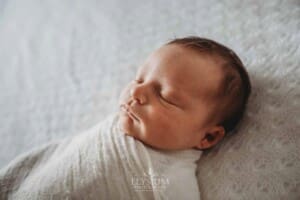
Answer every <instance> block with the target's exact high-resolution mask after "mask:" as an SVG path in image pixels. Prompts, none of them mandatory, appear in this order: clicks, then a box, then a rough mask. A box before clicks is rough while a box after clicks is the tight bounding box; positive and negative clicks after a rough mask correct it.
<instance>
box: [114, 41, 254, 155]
mask: <svg viewBox="0 0 300 200" xmlns="http://www.w3.org/2000/svg"><path fill="white" fill-rule="evenodd" d="M250 92H251V85H250V80H249V77H248V74H247V72H246V70H245V68H244V66H243V64H242V62H241V61H240V59H239V58H238V56H237V55H236V54H235V53H234V52H233V51H232V50H230V49H229V48H227V47H225V46H223V45H221V44H219V43H217V42H214V41H212V40H209V39H205V38H199V37H187V38H179V39H175V40H172V41H170V42H169V43H167V44H165V45H164V46H162V47H161V48H159V49H158V50H156V51H154V52H153V53H152V54H151V55H150V56H149V57H148V58H147V59H146V61H145V62H144V64H142V66H141V67H140V68H139V70H138V72H137V75H136V78H135V80H133V81H131V82H130V83H129V84H128V85H127V86H126V87H125V88H124V90H123V91H122V93H121V96H120V108H121V110H120V119H119V120H120V121H119V125H120V128H121V129H122V130H123V132H124V133H125V134H127V135H129V136H132V137H134V138H136V139H138V140H140V141H142V142H143V143H145V144H147V145H150V146H152V147H154V148H159V149H169V150H171V149H173V150H179V149H189V148H198V149H208V148H211V147H213V146H214V145H215V144H217V143H218V142H219V141H221V140H222V138H223V137H224V136H225V135H226V133H228V132H230V131H232V130H233V129H234V128H235V126H236V125H237V124H238V122H239V121H240V119H241V118H242V116H243V113H244V111H245V108H246V104H247V101H248V97H249V95H250Z"/></svg>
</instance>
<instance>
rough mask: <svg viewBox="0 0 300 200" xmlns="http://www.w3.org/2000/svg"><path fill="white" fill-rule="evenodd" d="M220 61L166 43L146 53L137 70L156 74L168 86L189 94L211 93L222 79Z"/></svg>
mask: <svg viewBox="0 0 300 200" xmlns="http://www.w3.org/2000/svg"><path fill="white" fill-rule="evenodd" d="M219 65H221V63H220V61H219V60H217V59H215V58H213V57H212V56H210V55H207V54H199V53H197V52H195V51H194V50H190V49H186V48H181V47H179V48H178V46H175V47H174V46H172V47H170V46H167V47H163V48H160V49H159V50H158V51H155V52H154V53H153V54H151V56H149V57H148V59H147V60H146V62H145V64H144V66H143V67H142V68H141V69H140V72H141V73H148V74H152V75H153V76H160V78H161V79H164V80H165V83H166V84H168V85H169V86H174V88H176V90H184V91H185V92H188V93H190V94H191V95H193V96H196V97H197V96H200V97H203V95H205V96H207V97H208V96H212V95H214V94H215V93H216V92H217V91H218V90H219V85H220V84H219V83H220V82H221V79H222V76H223V75H222V71H221V70H220V66H219Z"/></svg>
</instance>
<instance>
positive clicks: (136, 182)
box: [131, 168, 169, 191]
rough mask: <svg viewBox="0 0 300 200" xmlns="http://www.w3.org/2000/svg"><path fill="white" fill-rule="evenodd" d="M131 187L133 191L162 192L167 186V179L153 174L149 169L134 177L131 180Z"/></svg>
mask: <svg viewBox="0 0 300 200" xmlns="http://www.w3.org/2000/svg"><path fill="white" fill-rule="evenodd" d="M131 185H132V186H133V188H134V189H135V190H139V191H154V190H156V191H157V190H164V189H166V187H167V186H168V185H169V179H168V178H167V177H165V176H163V175H160V174H157V173H154V172H153V170H152V169H151V168H150V169H149V171H148V172H147V173H145V172H144V173H143V175H139V176H137V175H134V176H133V177H132V178H131Z"/></svg>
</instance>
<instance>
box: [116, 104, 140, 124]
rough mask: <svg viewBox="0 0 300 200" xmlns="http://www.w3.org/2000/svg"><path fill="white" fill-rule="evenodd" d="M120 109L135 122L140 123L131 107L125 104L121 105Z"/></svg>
mask: <svg viewBox="0 0 300 200" xmlns="http://www.w3.org/2000/svg"><path fill="white" fill-rule="evenodd" d="M120 108H121V110H122V111H124V112H126V113H127V114H128V115H129V117H131V118H132V119H134V120H137V121H139V119H138V118H137V116H136V115H135V114H133V112H132V111H131V108H130V107H129V106H127V105H125V104H121V106H120Z"/></svg>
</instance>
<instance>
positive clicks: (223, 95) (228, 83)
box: [167, 36, 251, 133]
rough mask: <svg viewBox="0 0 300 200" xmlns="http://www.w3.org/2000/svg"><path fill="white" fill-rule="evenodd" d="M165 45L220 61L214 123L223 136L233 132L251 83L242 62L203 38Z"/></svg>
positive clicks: (229, 50) (244, 108)
mask: <svg viewBox="0 0 300 200" xmlns="http://www.w3.org/2000/svg"><path fill="white" fill-rule="evenodd" d="M168 44H178V45H181V46H183V47H187V48H190V49H194V50H195V51H197V52H199V53H200V54H202V55H203V54H205V55H210V56H213V58H219V59H221V61H222V64H221V66H220V67H222V70H223V72H224V74H223V75H224V76H223V79H222V82H221V84H220V87H219V90H218V91H217V95H216V97H215V100H217V103H218V105H219V106H217V107H216V110H218V117H217V121H218V122H219V123H218V124H219V125H221V126H223V127H224V129H225V132H226V133H228V132H231V131H233V130H234V129H235V127H236V126H237V124H238V123H239V121H240V120H241V119H242V117H243V115H244V112H245V110H246V105H247V102H248V98H249V96H250V94H251V82H250V79H249V75H248V73H247V71H246V69H245V67H244V65H243V63H242V61H241V60H240V59H239V57H238V56H237V55H236V53H234V52H233V50H231V49H229V48H228V47H226V46H224V45H222V44H220V43H218V42H215V41H213V40H211V39H207V38H201V37H197V36H190V37H184V38H176V39H173V40H171V41H170V42H168V43H167V45H168ZM215 114H217V113H216V112H215ZM213 116H217V115H213ZM211 118H213V117H211Z"/></svg>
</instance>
